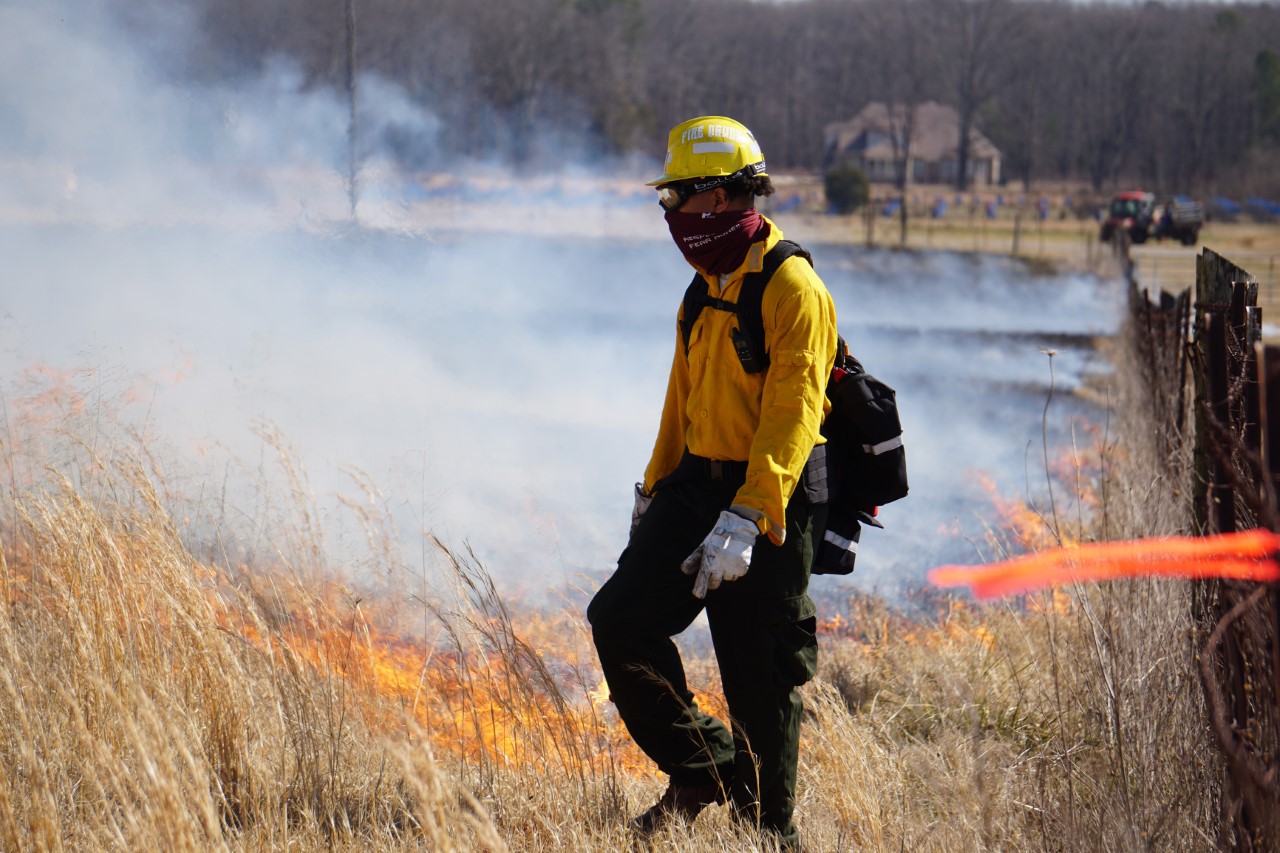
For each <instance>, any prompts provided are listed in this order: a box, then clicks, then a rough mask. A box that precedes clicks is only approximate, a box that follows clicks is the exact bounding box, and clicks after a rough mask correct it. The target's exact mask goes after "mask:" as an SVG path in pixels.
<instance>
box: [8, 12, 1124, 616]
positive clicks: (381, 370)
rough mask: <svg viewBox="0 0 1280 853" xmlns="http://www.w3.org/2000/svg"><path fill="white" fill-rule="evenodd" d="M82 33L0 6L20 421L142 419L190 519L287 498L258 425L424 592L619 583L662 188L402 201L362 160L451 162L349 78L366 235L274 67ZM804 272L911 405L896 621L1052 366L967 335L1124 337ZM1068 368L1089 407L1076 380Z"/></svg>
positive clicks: (1091, 309) (661, 327)
mask: <svg viewBox="0 0 1280 853" xmlns="http://www.w3.org/2000/svg"><path fill="white" fill-rule="evenodd" d="M97 9H98V6H96V5H95V4H93V3H91V2H89V0H83V2H75V0H51V2H45V3H41V4H27V3H7V4H6V3H4V2H3V0H0V72H2V73H3V74H4V79H5V81H6V83H5V86H4V87H3V90H2V91H0V257H3V258H4V259H5V276H4V285H3V290H2V291H0V377H3V378H0V392H2V393H3V394H4V398H5V399H6V400H11V401H12V400H16V399H18V398H19V397H21V396H22V395H23V394H24V393H27V391H28V390H29V388H30V385H29V383H28V381H27V377H28V376H29V375H30V371H31V370H32V369H33V368H35V367H41V368H42V369H48V370H50V371H53V372H54V373H56V374H70V375H72V376H74V377H75V378H74V382H75V383H77V384H78V385H79V387H81V388H87V389H90V390H91V391H92V393H93V394H97V395H99V396H102V397H113V398H118V399H121V400H125V401H132V402H130V403H129V405H127V406H126V407H125V413H124V416H125V417H129V418H134V419H137V420H139V421H142V422H144V423H145V424H146V429H147V434H148V435H154V436H157V437H160V438H163V439H165V440H166V441H168V442H170V443H171V444H173V445H174V446H175V447H176V448H177V449H178V452H179V453H181V454H182V455H183V457H184V458H185V459H187V460H190V461H191V462H192V463H193V464H195V465H203V466H205V469H206V470H207V471H208V472H209V473H208V476H207V478H206V479H205V480H204V481H200V482H197V483H195V485H194V486H193V487H192V488H194V489H196V490H201V489H209V490H213V491H218V492H220V491H221V490H222V489H223V487H224V483H225V482H226V481H227V480H228V479H234V477H235V476H239V475H240V472H241V470H242V469H241V467H240V466H238V465H236V464H233V463H232V462H231V461H229V460H231V459H239V460H243V461H244V463H245V465H247V467H248V469H249V471H248V473H249V474H252V473H253V472H254V471H255V470H256V469H257V468H259V467H260V468H262V469H263V470H266V471H272V470H275V469H274V468H273V467H272V465H271V463H270V457H271V453H270V451H269V450H268V449H265V448H264V445H263V442H262V441H261V440H260V438H259V437H258V436H257V434H256V433H255V429H257V426H256V425H258V424H261V423H263V422H265V423H268V424H272V425H274V427H275V428H277V429H278V430H279V433H280V434H281V435H283V436H284V437H285V438H287V439H288V440H289V442H290V443H291V444H292V445H293V446H294V447H296V450H297V453H298V455H299V457H300V459H301V462H302V463H303V464H304V465H305V466H306V468H307V469H308V470H309V473H310V487H311V489H312V491H313V492H314V494H315V500H316V503H317V505H318V506H319V508H320V512H321V514H322V516H323V519H324V524H325V525H326V526H327V527H331V528H332V529H335V530H337V531H339V532H337V533H334V534H332V536H333V538H334V540H337V541H346V537H347V533H345V532H342V531H345V530H347V529H348V527H347V525H349V524H350V517H349V515H348V514H347V513H345V512H344V511H342V510H341V509H340V501H339V500H338V497H337V496H338V495H339V494H343V495H348V496H350V495H352V494H353V492H354V491H356V490H355V489H354V488H353V483H352V478H351V476H349V473H348V472H349V471H351V470H352V469H358V470H360V471H364V472H367V474H368V475H369V477H370V478H372V480H373V481H374V482H375V483H376V484H377V485H378V486H379V487H380V489H381V491H382V493H383V498H382V499H381V500H382V502H383V505H384V506H385V507H386V508H387V510H388V511H390V512H391V513H392V514H393V515H394V517H395V519H396V521H397V523H398V524H399V525H400V528H401V533H402V535H403V537H404V541H405V542H406V543H407V546H406V551H407V554H408V559H410V560H413V559H415V558H414V556H413V555H414V554H415V553H416V552H417V550H418V546H417V544H416V543H417V542H418V541H420V535H421V534H422V533H423V532H430V533H432V534H435V535H437V536H439V537H440V538H441V539H443V540H444V541H445V542H446V543H447V544H449V545H451V546H453V547H462V546H463V545H464V544H469V545H470V546H472V547H474V548H475V550H476V551H477V553H478V554H479V555H480V557H481V558H482V559H483V560H484V561H485V562H486V564H487V565H488V567H489V568H490V569H491V570H492V571H494V572H495V574H497V575H498V576H500V577H503V578H506V579H508V580H509V581H513V580H514V579H516V578H521V579H523V580H524V581H525V582H527V583H528V584H529V585H530V586H531V587H537V586H539V585H542V586H548V585H553V584H556V583H563V582H576V581H577V580H578V578H579V576H580V574H581V573H588V574H591V575H592V576H593V577H599V576H601V575H602V574H603V573H605V572H607V571H608V570H609V569H610V568H611V567H612V564H613V560H614V558H615V557H616V555H617V553H618V552H619V551H620V550H621V548H622V545H623V544H624V541H625V536H626V529H627V524H628V522H629V510H630V502H631V484H632V482H634V481H635V480H636V479H637V478H638V477H639V476H640V475H641V473H642V471H643V468H644V465H645V462H646V461H647V458H648V453H649V451H650V449H651V446H652V441H653V435H654V431H655V429H656V426H657V422H658V415H659V411H660V408H661V403H662V399H663V392H664V387H665V381H666V374H667V368H668V365H669V363H670V358H671V353H672V349H673V347H674V345H675V325H674V314H675V309H676V306H677V304H678V301H679V298H680V295H681V293H682V291H683V287H684V284H685V282H687V280H688V276H689V271H688V267H687V265H685V264H684V262H683V261H682V260H681V259H680V257H679V255H678V254H677V252H676V251H675V249H674V247H673V246H672V245H671V243H670V240H669V238H668V237H667V233H666V229H665V225H664V223H663V221H662V218H661V216H660V215H659V211H658V208H657V206H656V204H654V199H653V193H652V190H649V189H647V188H645V187H644V186H643V181H644V179H645V178H646V177H649V176H651V174H652V172H651V170H653V169H655V168H656V166H657V164H656V163H639V164H636V163H627V164H619V163H609V164H604V165H603V166H599V167H593V168H589V167H586V166H583V167H579V168H575V169H572V170H566V171H563V172H560V173H557V174H546V175H533V176H529V175H521V176H520V177H516V176H513V175H512V174H511V173H510V172H508V171H507V170H504V169H502V168H501V167H498V166H495V165H494V164H491V163H489V164H485V163H476V162H456V163H452V164H451V168H450V169H448V170H447V171H444V170H442V171H438V172H436V173H433V174H404V173H402V172H400V171H399V170H397V169H396V168H395V166H394V164H393V162H392V161H391V160H390V159H389V158H387V157H385V156H383V155H382V153H381V152H380V151H379V150H378V148H377V145H376V144H375V142H376V141H377V140H379V139H381V138H383V135H384V134H383V131H384V130H385V129H387V128H396V129H397V132H398V133H400V134H401V137H402V138H404V137H405V136H406V135H407V136H408V137H410V138H412V139H413V140H415V144H417V145H418V146H420V147H423V148H424V149H425V150H424V151H423V152H420V153H422V154H423V155H424V156H422V157H421V158H420V159H421V160H422V162H440V161H442V160H443V159H444V158H443V157H442V156H441V155H439V154H438V153H437V154H433V152H432V151H430V150H429V149H430V147H431V146H432V145H433V140H436V139H437V138H438V135H439V134H440V133H444V132H446V130H447V129H446V128H443V127H442V126H441V124H440V122H439V121H438V120H437V118H436V117H435V116H433V115H432V113H431V112H430V110H429V109H426V108H424V107H423V106H422V105H420V104H417V103H415V102H414V101H413V100H412V99H410V98H408V97H407V96H406V95H405V94H404V93H403V92H401V91H400V90H399V89H398V88H397V87H395V86H394V85H392V84H390V83H388V82H387V81H385V80H379V79H377V78H374V77H362V78H361V80H360V100H359V103H360V105H361V114H360V115H361V119H360V126H361V135H360V149H359V153H360V162H361V171H360V176H359V177H360V180H359V193H360V196H359V197H360V206H359V220H360V223H361V226H360V227H351V226H350V224H349V223H348V222H347V217H348V212H349V211H348V196H347V191H348V187H347V183H346V172H345V170H346V164H347V153H348V152H347V130H348V128H347V121H348V105H347V104H346V102H345V101H344V100H343V99H342V98H341V97H339V96H338V95H336V94H334V93H332V92H330V91H327V90H325V89H322V88H320V89H305V88H304V87H303V86H302V85H301V82H302V81H301V76H300V74H299V73H298V72H297V70H296V69H294V68H291V67H290V66H289V65H287V64H284V63H282V62H276V63H274V64H271V65H269V66H268V67H267V69H266V71H265V72H264V73H263V74H261V75H258V76H255V77H253V78H251V79H245V80H243V81H240V82H238V83H236V84H234V85H232V84H227V83H223V84H218V85H211V86H202V85H195V84H192V83H190V82H189V81H186V80H179V79H174V78H172V77H170V76H167V74H166V72H165V71H164V70H163V68H165V67H166V66H165V65H164V64H162V63H156V62H153V61H152V58H154V57H156V56H162V55H172V54H175V53H181V52H182V51H183V50H184V49H187V46H188V45H189V44H191V43H194V42H192V40H193V39H194V38H195V36H194V35H193V32H192V30H191V25H190V22H189V21H187V20H185V19H184V17H183V15H182V14H181V12H180V10H179V9H177V8H169V7H165V9H166V11H165V12H164V13H163V14H164V15H165V20H164V25H163V26H161V27H158V28H157V29H156V30H155V31H156V32H161V33H163V34H164V35H163V39H162V40H161V41H160V42H156V41H151V42H149V43H147V44H145V45H140V44H139V42H138V36H137V34H132V33H129V32H125V31H123V30H122V29H121V28H120V27H119V26H118V25H117V24H115V23H114V22H113V20H112V19H111V18H110V17H109V16H106V15H103V14H98V13H97V12H96V11H95V10H97ZM539 144H540V146H542V147H554V146H557V145H562V144H568V143H567V142H566V141H565V140H561V139H558V138H551V139H548V140H544V141H542V142H541V143H539ZM581 147H582V148H589V147H590V146H581ZM779 222H780V224H781V225H782V227H783V228H784V229H788V228H789V224H788V222H787V221H786V220H785V218H780V219H779ZM790 233H791V234H792V235H793V236H800V237H801V238H802V239H803V237H804V235H803V233H801V232H790ZM810 248H815V247H813V246H810ZM815 255H816V256H817V263H818V265H819V270H820V272H821V273H822V274H823V276H824V279H825V280H826V281H827V282H828V284H829V286H830V287H831V289H832V292H833V294H834V295H835V297H836V301H837V306H838V308H839V310H840V312H841V318H842V331H844V332H845V334H846V336H847V337H849V338H850V339H851V340H852V341H853V343H854V345H855V347H856V348H857V350H858V353H859V354H860V355H861V356H862V357H863V358H864V360H865V361H866V363H867V364H868V366H869V367H870V368H871V369H872V371H873V372H876V373H879V374H881V375H882V376H883V377H884V378H886V379H888V380H890V381H891V382H893V384H895V385H896V386H897V388H898V392H899V398H900V400H901V403H902V406H903V411H904V421H905V422H906V426H907V430H908V433H907V440H908V458H909V461H910V463H911V466H912V482H913V491H912V496H911V497H910V498H908V499H907V500H906V501H903V502H900V503H899V504H895V505H893V506H891V507H889V508H887V509H886V510H885V513H884V517H885V519H886V521H887V522H888V526H889V529H888V530H886V531H883V532H882V531H868V532H867V533H866V535H865V536H864V546H863V555H864V556H863V557H860V567H859V570H858V574H857V575H855V578H854V580H855V582H857V583H858V584H859V585H862V586H866V587H878V588H880V589H881V590H882V591H887V592H892V591H893V590H895V589H898V588H900V587H901V586H904V585H911V584H913V583H916V582H918V581H919V580H920V578H921V577H922V576H923V573H924V571H925V570H926V569H928V568H929V567H930V565H932V564H933V563H934V562H935V561H937V560H939V559H941V558H943V557H953V556H955V554H954V553H953V552H954V549H955V546H956V543H955V541H954V540H950V539H948V538H947V537H946V535H945V534H942V533H940V532H939V529H940V528H941V527H942V526H945V525H947V524H949V523H950V522H951V521H952V520H953V519H954V518H955V517H956V516H957V515H958V514H960V513H965V512H968V511H970V510H975V511H980V509H981V508H979V507H975V506H967V505H965V503H964V502H965V501H966V500H968V499H969V497H970V491H969V490H971V489H972V485H971V481H972V476H971V473H970V472H971V470H972V469H974V468H999V469H1001V470H1003V471H1004V472H1006V473H1008V474H1009V475H1010V477H1009V478H1010V479H1012V480H1013V481H1014V482H1021V478H1022V473H1023V458H1024V456H1025V447H1026V444H1027V442H1028V441H1029V440H1032V439H1034V440H1036V441H1038V440H1039V435H1040V423H1039V413H1040V409H1041V406H1042V404H1043V396H1036V395H1037V394H1038V393H1039V392H1037V391H1036V390H1035V388H1036V386H1039V385H1043V383H1044V382H1045V381H1047V365H1046V363H1045V357H1044V356H1043V355H1041V354H1040V353H1039V349H1040V347H1039V346H1038V345H1037V344H1036V343H1035V342H1034V341H1031V340H1023V341H1018V342H1016V345H1014V346H1011V345H1010V344H1009V342H1008V340H1006V339H1001V338H998V337H997V338H992V339H990V340H986V339H982V338H981V334H980V333H982V332H984V331H990V330H995V331H1008V330H1011V329H1016V328H1021V327H1022V326H1024V325H1026V323H1027V321H1026V318H1027V317H1028V316H1035V317H1041V318H1043V317H1050V318H1052V320H1053V323H1054V326H1053V330H1055V331H1067V332H1081V331H1090V330H1097V331H1106V330H1107V329H1108V328H1110V327H1111V326H1113V325H1114V312H1113V310H1112V309H1113V307H1114V306H1113V305H1112V304H1111V302H1110V301H1109V297H1106V296H1105V295H1104V297H1099V295H1098V294H1099V290H1098V288H1097V287H1096V283H1095V282H1091V281H1086V280H1072V281H1068V282H1065V283H1061V284H1062V286H1053V285H1052V284H1050V285H1045V286H1038V287H1027V286H1024V284H1023V283H1022V282H1019V281H1018V280H1017V279H1018V273H1017V272H1016V271H1015V270H1012V269H1009V268H1005V267H1003V266H1001V265H999V264H995V265H992V264H981V263H979V264H972V263H963V262H957V261H955V260H954V259H953V258H952V259H947V258H944V257H935V258H932V259H931V258H930V257H929V256H924V257H914V258H913V257H910V256H897V255H894V254H892V253H885V252H876V253H865V252H858V251H846V250H841V251H836V250H834V249H831V248H827V249H826V250H823V249H821V248H818V250H817V251H815ZM1046 306H1052V307H1051V308H1050V309H1047V308H1046ZM975 335H976V338H975ZM1071 359H1075V361H1074V362H1072V361H1071ZM1063 362H1067V364H1066V365H1064V366H1065V367H1066V368H1067V369H1064V370H1063V373H1062V374H1060V376H1059V379H1060V381H1062V382H1064V383H1070V382H1072V381H1074V379H1075V378H1076V377H1078V375H1079V373H1080V372H1081V371H1082V370H1083V369H1084V365H1083V364H1082V363H1080V362H1081V357H1080V356H1079V355H1078V354H1075V355H1073V354H1071V353H1064V354H1063V356H1062V357H1061V360H1060V361H1059V364H1060V365H1062V364H1063ZM975 382H977V383H978V384H977V386H976V388H977V389H978V390H977V393H970V392H969V391H967V390H966V385H967V386H968V387H969V388H973V387H975V386H974V383H975ZM1006 386H1014V387H1015V391H1016V393H1015V394H1012V395H1008V396H1001V394H1002V393H1003V390H1002V389H1004V390H1007V388H1006ZM1028 387H1031V388H1032V392H1031V393H1032V405H1030V406H1028V405H1027V404H1026V397H1027V393H1026V389H1027V388H1028ZM1060 387H1062V386H1060ZM1019 395H1020V396H1019ZM1019 401H1020V402H1019ZM1018 407H1021V408H1018ZM943 425H945V428H942V427H943ZM233 491H234V490H233ZM242 511H243V512H244V513H245V514H246V515H247V516H248V517H251V518H252V517H253V516H254V515H255V513H258V512H260V511H261V507H256V506H245V507H243V508H242ZM966 520H967V521H968V520H971V518H970V517H969V516H966ZM977 526H978V525H977V524H974V525H973V527H975V528H976V527H977ZM971 529H972V528H971ZM351 538H353V539H355V540H358V539H359V538H360V537H359V536H358V535H354V536H352V537H351ZM960 545H961V547H964V546H963V543H960ZM964 556H968V554H967V553H966V554H965V555H964ZM427 568H430V567H429V566H427Z"/></svg>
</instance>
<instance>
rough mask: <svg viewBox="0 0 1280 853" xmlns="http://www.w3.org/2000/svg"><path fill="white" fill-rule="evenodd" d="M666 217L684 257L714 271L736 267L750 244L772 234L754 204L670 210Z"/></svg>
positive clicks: (743, 258)
mask: <svg viewBox="0 0 1280 853" xmlns="http://www.w3.org/2000/svg"><path fill="white" fill-rule="evenodd" d="M666 217H667V227H668V228H669V229H671V237H672V239H673V240H675V241H676V246H678V247H679V248H680V252H681V253H682V254H683V255H684V257H685V260H687V261H688V262H689V263H690V264H692V265H693V266H694V267H695V268H696V269H698V270H700V271H701V272H706V273H710V274H712V275H724V274H725V273H729V272H733V271H734V270H736V269H737V268H738V267H739V266H741V265H742V262H743V261H744V260H745V259H746V257H747V250H748V249H750V248H751V244H752V243H754V242H756V241H758V240H762V239H764V238H765V237H767V236H769V223H768V222H766V221H765V218H764V217H763V216H761V215H760V211H758V210H756V209H755V208H754V207H749V208H747V209H746V210H731V211H726V212H725V213H681V212H680V211H678V210H669V211H667V214H666Z"/></svg>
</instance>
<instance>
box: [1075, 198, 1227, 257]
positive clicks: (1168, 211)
mask: <svg viewBox="0 0 1280 853" xmlns="http://www.w3.org/2000/svg"><path fill="white" fill-rule="evenodd" d="M1203 222H1204V214H1203V212H1202V211H1201V208H1200V203H1199V202H1196V201H1192V200H1191V199H1189V198H1184V197H1183V196H1175V197H1174V198H1172V199H1170V200H1169V201H1167V202H1165V203H1164V204H1159V205H1158V204H1156V195H1155V193H1149V192H1144V191H1142V190H1129V191H1127V192H1122V193H1116V194H1115V196H1113V197H1112V199H1111V206H1110V208H1108V211H1107V218H1106V219H1105V220H1103V222H1102V230H1101V232H1100V234H1099V237H1100V238H1101V239H1102V241H1103V242H1104V243H1106V242H1109V241H1111V240H1112V239H1114V238H1115V236H1116V235H1117V234H1128V235H1129V241H1130V242H1132V243H1145V242H1146V241H1147V238H1148V237H1155V238H1156V239H1157V240H1163V239H1164V238H1166V237H1168V238H1169V239H1171V240H1178V241H1179V242H1181V243H1182V245H1184V246H1194V245H1195V244H1196V240H1198V239H1199V238H1200V226H1201V224H1202V223H1203Z"/></svg>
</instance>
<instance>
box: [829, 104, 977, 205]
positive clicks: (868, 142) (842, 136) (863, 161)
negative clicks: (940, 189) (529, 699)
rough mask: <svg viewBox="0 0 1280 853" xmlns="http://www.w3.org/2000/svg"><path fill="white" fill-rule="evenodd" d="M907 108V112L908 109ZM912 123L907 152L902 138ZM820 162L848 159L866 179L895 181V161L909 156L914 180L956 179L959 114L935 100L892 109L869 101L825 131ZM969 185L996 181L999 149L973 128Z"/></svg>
mask: <svg viewBox="0 0 1280 853" xmlns="http://www.w3.org/2000/svg"><path fill="white" fill-rule="evenodd" d="M909 109H910V110H911V112H908V110H909ZM908 127H910V139H911V145H910V150H909V151H907V150H905V149H906V146H905V145H903V141H904V140H905V139H906V138H907V128H908ZM824 136H825V139H824V147H823V165H824V167H826V168H830V167H831V166H834V165H836V164H838V163H851V164H853V165H855V166H857V167H858V168H860V169H861V170H862V171H863V172H864V173H865V174H866V176H867V178H868V180H871V181H875V182H885V183H889V182H893V183H896V182H897V181H898V177H899V172H898V164H899V163H900V162H902V160H903V157H904V154H905V155H909V156H908V157H907V170H908V171H907V173H908V175H910V177H911V182H912V183H917V184H953V183H955V182H956V173H957V170H958V169H959V166H958V159H959V158H958V148H959V144H960V117H959V114H958V113H956V111H955V109H954V108H952V107H949V106H946V105H945V104H939V103H938V102H936V101H925V102H924V103H922V104H917V105H916V106H915V107H914V108H909V107H907V106H905V105H899V106H895V107H894V108H893V111H892V113H890V110H889V108H888V107H887V106H885V104H883V103H881V102H880V101H872V102H871V103H869V104H867V105H866V106H865V107H863V108H862V111H861V112H859V113H858V114H857V115H856V116H854V117H853V118H851V119H849V120H848V121H842V122H835V123H833V124H829V125H827V127H826V132H825V134H824ZM969 139H970V146H969V168H968V173H969V183H971V184H975V185H979V186H991V185H994V184H997V183H999V181H1000V150H999V149H998V148H996V147H995V145H993V144H992V143H991V140H989V139H987V137H985V136H983V135H982V132H981V131H979V130H978V129H977V128H972V129H971V130H970V131H969Z"/></svg>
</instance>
